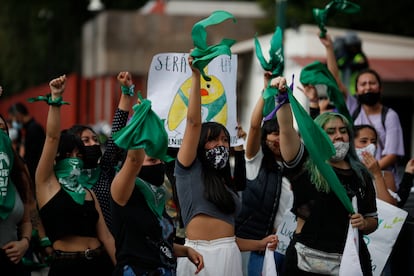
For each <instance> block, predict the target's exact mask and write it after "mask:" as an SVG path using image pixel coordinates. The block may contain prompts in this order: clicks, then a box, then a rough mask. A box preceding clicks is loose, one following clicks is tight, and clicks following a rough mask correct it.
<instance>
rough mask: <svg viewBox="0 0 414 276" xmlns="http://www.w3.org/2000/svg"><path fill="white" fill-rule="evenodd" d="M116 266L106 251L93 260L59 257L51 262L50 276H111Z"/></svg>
mask: <svg viewBox="0 0 414 276" xmlns="http://www.w3.org/2000/svg"><path fill="white" fill-rule="evenodd" d="M113 269H114V266H113V264H112V261H111V258H109V256H108V255H107V254H106V253H105V254H102V255H100V256H98V257H95V258H93V259H92V260H87V259H85V258H76V259H57V260H53V261H52V263H51V264H50V269H49V276H91V275H99V276H101V275H102V276H110V275H112V271H113Z"/></svg>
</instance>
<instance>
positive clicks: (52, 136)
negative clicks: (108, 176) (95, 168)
mask: <svg viewBox="0 0 414 276" xmlns="http://www.w3.org/2000/svg"><path fill="white" fill-rule="evenodd" d="M65 85H66V76H64V75H63V76H60V77H58V78H55V79H53V80H52V81H50V83H49V87H50V90H51V93H50V94H49V95H47V96H46V97H39V98H38V99H42V100H45V101H46V102H47V103H48V104H49V112H48V116H47V123H46V141H45V145H44V147H43V151H42V155H41V158H40V161H39V165H38V167H37V170H36V198H37V203H38V207H39V214H40V218H41V219H42V222H43V225H44V228H45V231H46V235H47V236H48V237H49V239H50V241H51V243H52V247H53V249H54V253H53V260H52V261H51V265H50V270H49V275H59V276H61V275H111V274H112V270H113V264H114V263H115V242H114V239H113V237H112V235H111V233H110V232H109V230H108V228H107V226H106V224H105V222H104V218H103V216H102V212H101V209H100V207H99V203H98V201H97V199H96V196H95V194H94V193H93V192H92V191H90V190H89V189H87V188H84V186H83V185H82V182H81V179H80V178H79V176H80V171H81V169H82V166H83V160H82V154H83V153H84V151H83V148H84V147H83V143H82V141H81V140H80V139H79V137H77V136H75V135H73V134H70V133H68V132H67V131H62V133H61V131H60V107H61V105H62V104H64V102H63V101H62V94H63V92H64V89H65Z"/></svg>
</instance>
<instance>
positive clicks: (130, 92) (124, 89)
mask: <svg viewBox="0 0 414 276" xmlns="http://www.w3.org/2000/svg"><path fill="white" fill-rule="evenodd" d="M134 89H135V85H133V84H132V85H131V86H130V87H128V86H125V85H121V91H122V94H124V95H128V96H131V97H132V96H134V95H135V92H134Z"/></svg>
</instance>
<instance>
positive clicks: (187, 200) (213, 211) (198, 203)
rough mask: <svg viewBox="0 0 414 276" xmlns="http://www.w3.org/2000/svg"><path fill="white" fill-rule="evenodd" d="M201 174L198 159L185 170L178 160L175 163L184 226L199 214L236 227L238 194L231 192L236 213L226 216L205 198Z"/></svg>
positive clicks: (238, 203)
mask: <svg viewBox="0 0 414 276" xmlns="http://www.w3.org/2000/svg"><path fill="white" fill-rule="evenodd" d="M201 172H202V166H201V163H200V161H199V160H197V159H196V160H195V161H194V163H193V164H192V165H191V166H190V167H188V168H184V167H183V166H182V165H181V164H180V163H179V162H178V160H177V161H176V163H175V177H176V187H177V194H178V200H179V202H180V208H181V216H182V219H183V222H184V226H187V225H188V223H189V222H190V221H191V219H192V218H193V217H194V216H196V215H198V214H205V215H208V216H211V217H214V218H217V219H221V220H223V221H225V222H227V223H230V224H231V225H233V226H234V224H235V217H236V215H237V213H238V212H239V211H240V199H239V198H238V196H237V194H236V193H234V192H233V191H231V192H232V194H233V198H234V201H235V203H236V212H235V213H233V214H224V213H223V212H222V211H220V210H219V209H218V208H217V207H216V206H215V205H214V204H213V203H211V202H210V201H208V200H207V199H206V198H205V197H204V184H203V178H202V173H201Z"/></svg>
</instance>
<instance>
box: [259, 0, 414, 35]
mask: <svg viewBox="0 0 414 276" xmlns="http://www.w3.org/2000/svg"><path fill="white" fill-rule="evenodd" d="M257 1H258V2H259V3H260V4H261V6H262V7H263V8H264V10H265V11H266V12H267V13H268V17H267V19H266V20H265V21H264V22H260V25H258V27H260V33H270V32H273V31H274V28H275V24H276V20H277V18H276V14H277V5H276V2H278V1H279V0H257ZM282 1H283V0H282ZM329 2H330V1H329V0H325V1H321V0H286V2H285V3H286V10H285V18H286V22H285V25H286V28H294V27H297V26H299V25H301V24H315V20H314V19H313V16H312V9H313V8H324V7H325V6H326V5H327V4H328V3H329ZM352 2H354V3H356V4H358V5H360V7H361V12H360V13H359V14H355V15H347V14H337V15H335V17H334V18H330V19H328V22H327V28H328V29H329V27H330V26H331V27H337V28H349V29H355V30H361V31H368V32H376V33H387V34H394V35H401V36H410V37H414V29H413V28H412V26H414V17H413V16H412V15H411V13H412V11H413V9H414V1H404V4H403V6H401V5H402V3H396V1H389V0H364V1H357V0H353V1H352ZM274 6H276V8H275V9H273V8H270V7H274ZM401 7H403V8H401ZM273 11H275V12H274V13H272V12H273Z"/></svg>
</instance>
